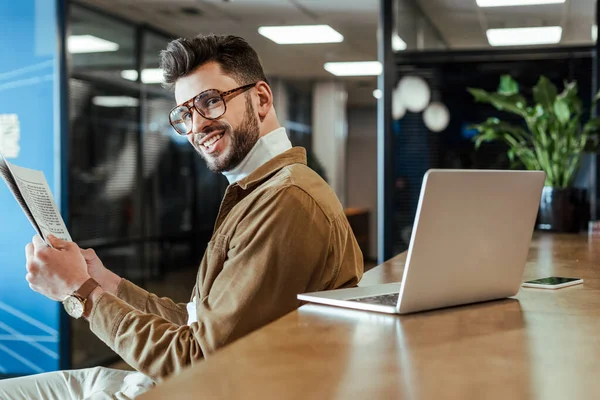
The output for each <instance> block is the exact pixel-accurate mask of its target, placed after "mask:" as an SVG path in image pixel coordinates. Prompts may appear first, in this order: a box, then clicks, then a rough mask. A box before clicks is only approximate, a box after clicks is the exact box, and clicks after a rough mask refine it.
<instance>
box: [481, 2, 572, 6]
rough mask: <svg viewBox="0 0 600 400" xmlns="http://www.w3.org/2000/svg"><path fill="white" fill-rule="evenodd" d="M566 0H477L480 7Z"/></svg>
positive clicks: (524, 4)
mask: <svg viewBox="0 0 600 400" xmlns="http://www.w3.org/2000/svg"><path fill="white" fill-rule="evenodd" d="M564 2H565V0H477V5H478V6H479V7H508V6H536V5H542V4H562V3H564Z"/></svg>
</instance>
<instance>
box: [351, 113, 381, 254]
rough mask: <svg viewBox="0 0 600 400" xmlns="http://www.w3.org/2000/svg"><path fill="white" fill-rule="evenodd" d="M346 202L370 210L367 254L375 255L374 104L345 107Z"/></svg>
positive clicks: (375, 150) (375, 145)
mask: <svg viewBox="0 0 600 400" xmlns="http://www.w3.org/2000/svg"><path fill="white" fill-rule="evenodd" d="M346 158H347V161H346V190H347V206H348V207H360V208H367V209H369V211H370V217H369V218H370V220H369V223H370V226H369V235H370V244H369V254H368V256H369V258H372V259H377V108H376V107H375V106H373V107H360V108H356V107H352V108H348V141H347V152H346Z"/></svg>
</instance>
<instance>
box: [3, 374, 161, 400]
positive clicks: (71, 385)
mask: <svg viewBox="0 0 600 400" xmlns="http://www.w3.org/2000/svg"><path fill="white" fill-rule="evenodd" d="M153 385H154V382H152V380H151V379H150V378H148V377H147V376H145V375H144V374H141V373H139V372H135V371H123V370H120V369H111V368H104V367H96V368H87V369H78V370H71V371H57V372H47V373H43V374H38V375H29V376H23V377H20V378H12V379H4V380H0V399H2V400H37V399H40V400H54V399H56V400H71V399H72V400H109V399H110V400H130V399H133V398H135V397H136V396H138V395H140V394H142V393H144V392H146V391H148V390H149V389H151V388H152V386H153Z"/></svg>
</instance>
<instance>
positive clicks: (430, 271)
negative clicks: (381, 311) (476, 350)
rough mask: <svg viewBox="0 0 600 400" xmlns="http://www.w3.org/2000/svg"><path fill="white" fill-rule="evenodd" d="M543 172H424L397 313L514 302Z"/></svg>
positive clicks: (539, 195)
mask: <svg viewBox="0 0 600 400" xmlns="http://www.w3.org/2000/svg"><path fill="white" fill-rule="evenodd" d="M545 177H546V175H545V173H544V172H541V171H495V170H435V169H434V170H429V171H428V172H427V173H426V174H425V177H424V178H423V185H422V187H421V195H420V199H419V204H418V207H417V213H416V218H415V221H414V226H413V232H412V236H411V241H410V246H409V250H408V257H407V261H406V268H405V270H404V276H403V279H402V284H401V287H400V296H399V302H398V307H399V312H400V313H407V312H415V311H421V310H428V309H435V308H440V307H448V306H453V305H458V304H467V303H472V302H478V301H485V300H492V299H497V298H503V297H508V296H513V295H515V294H516V293H517V292H518V290H519V287H520V284H521V280H522V276H523V271H524V267H525V262H526V258H527V253H528V250H529V246H530V242H531V236H532V232H533V228H534V225H535V220H536V215H537V210H538V207H539V203H540V197H541V193H542V188H543V186H544V181H545Z"/></svg>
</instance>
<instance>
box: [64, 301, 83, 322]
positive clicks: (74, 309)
mask: <svg viewBox="0 0 600 400" xmlns="http://www.w3.org/2000/svg"><path fill="white" fill-rule="evenodd" d="M63 305H64V307H65V311H66V312H67V314H69V315H70V316H71V317H73V318H81V316H82V315H83V303H82V302H81V300H79V299H78V298H77V297H75V296H69V297H67V298H66V299H65V301H64V302H63Z"/></svg>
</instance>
